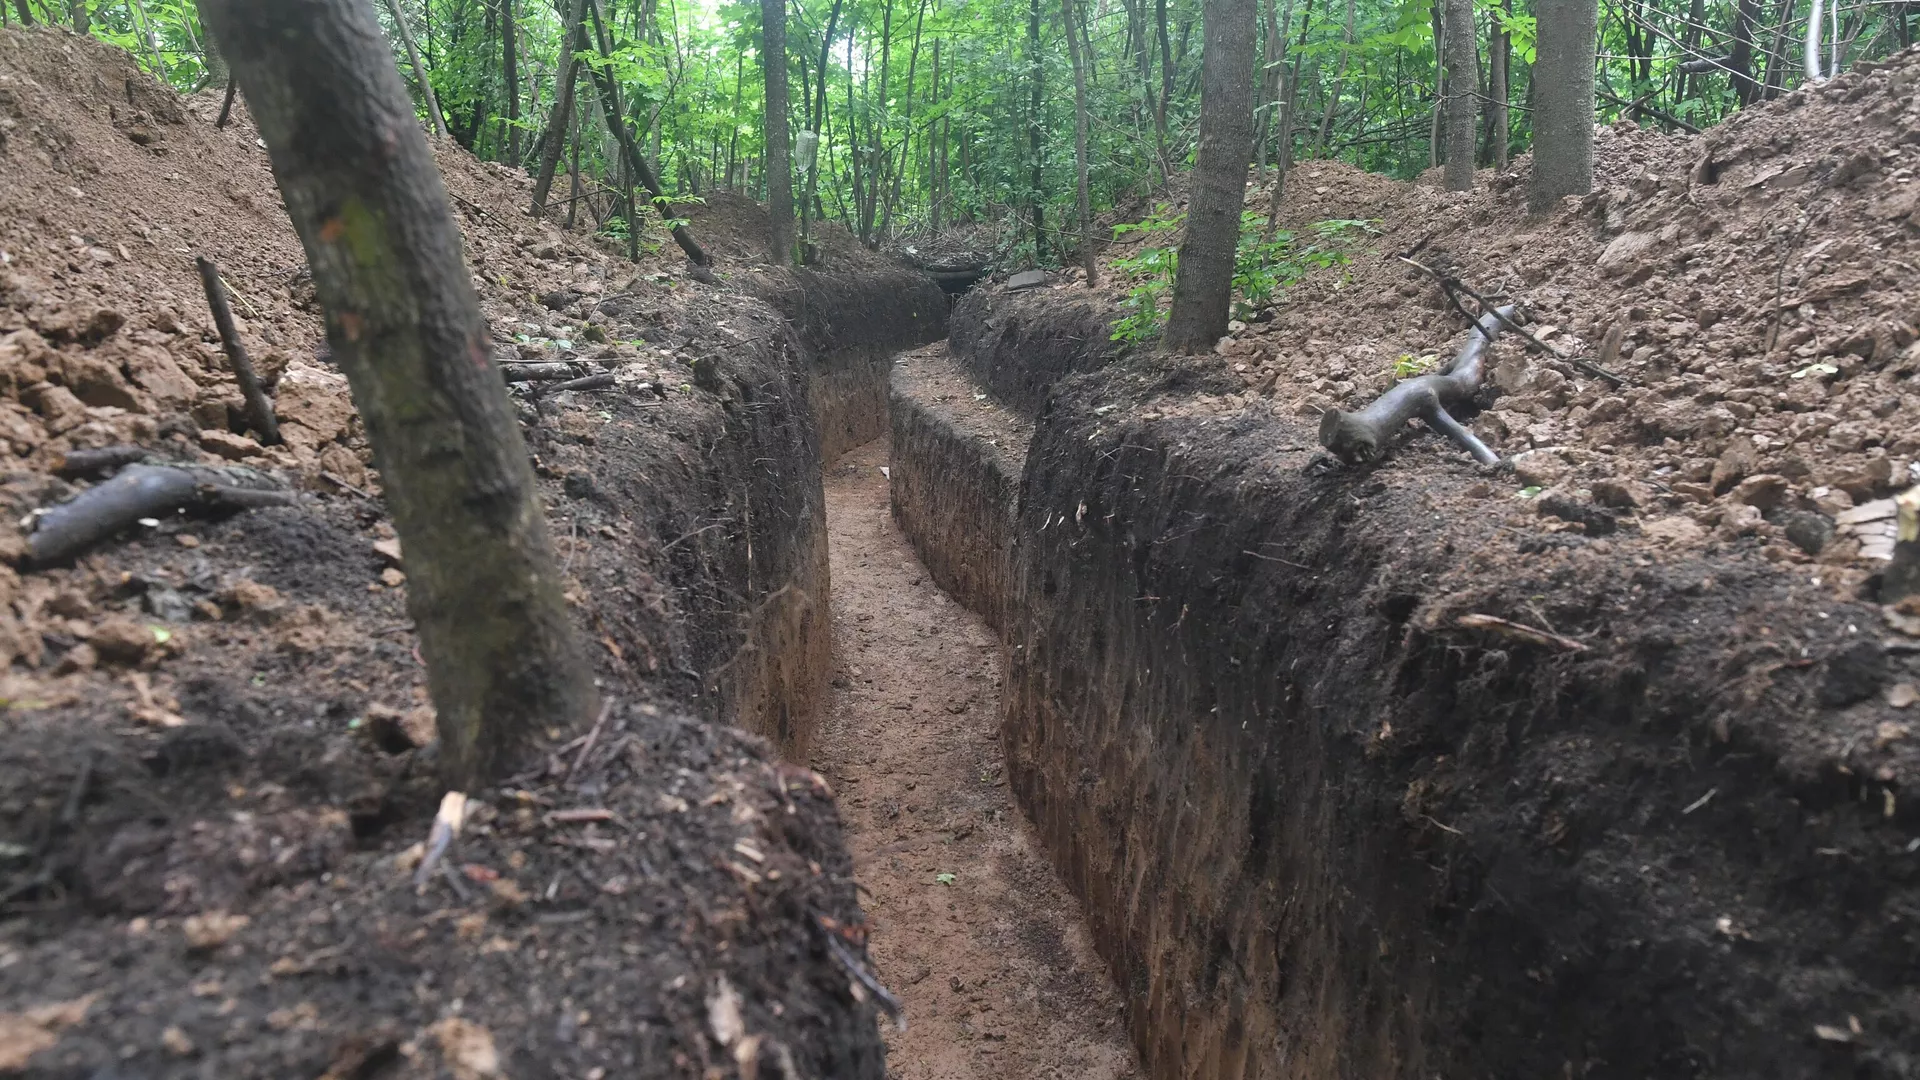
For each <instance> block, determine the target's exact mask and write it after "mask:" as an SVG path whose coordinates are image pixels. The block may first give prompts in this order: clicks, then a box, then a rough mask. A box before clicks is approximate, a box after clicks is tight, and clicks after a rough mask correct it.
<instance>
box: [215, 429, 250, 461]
mask: <svg viewBox="0 0 1920 1080" xmlns="http://www.w3.org/2000/svg"><path fill="white" fill-rule="evenodd" d="M200 449H202V450H205V451H206V452H208V453H210V454H213V455H216V456H218V457H223V458H226V459H227V460H228V461H245V460H246V459H248V458H254V457H259V456H260V455H261V454H262V453H264V452H265V450H264V448H262V447H261V445H260V444H259V443H257V442H255V441H254V440H252V439H250V438H248V437H247V436H245V435H235V434H234V433H233V432H231V431H221V430H219V429H218V428H203V429H202V430H201V432H200Z"/></svg>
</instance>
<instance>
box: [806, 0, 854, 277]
mask: <svg viewBox="0 0 1920 1080" xmlns="http://www.w3.org/2000/svg"><path fill="white" fill-rule="evenodd" d="M840 6H841V0H833V7H832V8H831V9H829V10H828V12H827V32H826V33H825V34H823V35H821V38H820V69H819V71H818V72H817V73H816V74H818V75H819V79H818V80H817V81H818V83H819V86H818V87H817V88H816V89H815V92H814V104H813V107H812V108H811V109H810V110H809V111H808V113H807V120H808V126H809V128H810V130H812V131H813V132H814V134H815V135H816V136H818V138H819V142H818V143H816V144H815V145H816V147H819V148H820V149H824V147H825V143H826V141H827V136H826V133H825V132H826V127H827V61H828V59H829V58H830V57H831V55H832V53H831V49H832V47H833V31H834V28H835V27H837V26H839V24H840ZM801 67H802V70H801V78H802V79H803V80H804V79H805V78H806V71H805V64H804V63H803V64H802V65H801ZM847 77H848V78H852V77H853V73H852V72H848V73H847ZM820 149H816V150H815V151H814V155H815V156H814V163H813V167H812V168H810V169H808V170H807V192H806V194H805V195H804V196H802V197H801V199H800V261H801V262H802V263H805V262H809V261H811V260H810V259H809V258H808V253H809V251H810V250H811V249H812V247H813V230H812V227H811V223H812V222H813V221H816V220H819V219H820V218H823V217H825V216H826V214H825V212H824V211H823V210H822V208H821V206H820V194H819V193H820V158H819V154H820Z"/></svg>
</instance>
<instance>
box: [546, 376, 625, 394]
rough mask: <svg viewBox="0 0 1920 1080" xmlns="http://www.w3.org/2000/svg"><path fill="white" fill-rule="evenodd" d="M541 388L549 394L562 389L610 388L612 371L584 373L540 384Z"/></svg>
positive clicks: (611, 387)
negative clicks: (562, 380)
mask: <svg viewBox="0 0 1920 1080" xmlns="http://www.w3.org/2000/svg"><path fill="white" fill-rule="evenodd" d="M541 389H542V390H544V391H545V392H547V393H550V394H557V393H559V392H560V391H562V390H611V389H613V373H612V372H610V371H603V372H601V373H600V374H598V375H586V376H583V377H581V378H578V379H568V380H567V381H566V382H557V383H554V384H552V385H550V386H542V387H541Z"/></svg>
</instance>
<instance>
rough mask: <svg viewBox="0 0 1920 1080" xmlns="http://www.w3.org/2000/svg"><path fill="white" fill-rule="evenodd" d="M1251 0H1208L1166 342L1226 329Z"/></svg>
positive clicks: (1182, 344) (1247, 94)
mask: <svg viewBox="0 0 1920 1080" xmlns="http://www.w3.org/2000/svg"><path fill="white" fill-rule="evenodd" d="M1253 19H1254V0H1206V10H1205V16H1204V21H1203V23H1202V27H1203V33H1204V35H1205V37H1204V39H1203V42H1204V43H1203V45H1202V48H1203V50H1204V51H1203V52H1202V54H1201V84H1200V144H1199V147H1198V148H1197V149H1196V150H1195V152H1194V162H1193V193H1192V195H1191V196H1190V197H1189V198H1188V200H1187V232H1186V237H1185V239H1183V240H1182V241H1181V242H1180V265H1179V269H1178V270H1177V271H1176V272H1175V275H1174V279H1173V306H1172V309H1171V310H1170V311H1169V312H1168V315H1167V333H1166V346H1167V348H1168V349H1170V350H1173V351H1176V352H1188V353H1193V352H1203V351H1205V350H1207V349H1211V348H1213V343H1214V342H1215V341H1216V340H1218V339H1219V338H1220V337H1221V336H1222V335H1224V334H1225V333H1226V332H1227V314H1228V311H1229V308H1230V306H1231V301H1232V293H1233V264H1234V255H1235V253H1236V251H1237V250H1238V248H1239V243H1240V209H1241V204H1242V203H1243V201H1244V200H1245V198H1246V190H1247V159H1248V157H1249V156H1250V155H1251V154H1252V152H1253V130H1252V129H1253V102H1252V97H1253V43H1254V30H1253Z"/></svg>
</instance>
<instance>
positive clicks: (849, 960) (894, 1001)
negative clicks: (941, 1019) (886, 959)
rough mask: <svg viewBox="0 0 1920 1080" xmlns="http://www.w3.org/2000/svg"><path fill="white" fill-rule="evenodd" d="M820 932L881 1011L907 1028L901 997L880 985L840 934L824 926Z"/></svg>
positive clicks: (828, 946) (901, 1026)
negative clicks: (841, 938)
mask: <svg viewBox="0 0 1920 1080" xmlns="http://www.w3.org/2000/svg"><path fill="white" fill-rule="evenodd" d="M820 933H821V935H822V936H824V937H825V938H826V939H827V951H828V952H829V953H832V954H833V958H834V959H835V960H838V961H839V962H840V966H841V967H843V968H846V969H847V974H849V975H851V976H853V978H854V981H856V982H858V983H859V984H860V985H861V986H864V987H866V989H867V992H868V993H870V994H872V995H873V1000H874V1001H875V1002H877V1003H879V1005H880V1011H881V1012H884V1013H886V1014H887V1017H888V1019H891V1020H892V1021H893V1022H894V1024H896V1025H897V1026H898V1027H899V1028H900V1030H901V1031H905V1030H907V1008H906V1006H904V1005H902V1004H900V999H899V998H897V997H894V996H893V994H892V993H891V992H889V991H888V990H887V988H886V987H884V986H882V985H880V980H879V979H876V978H874V977H873V973H872V972H870V971H868V970H867V966H866V965H865V964H863V963H861V962H860V958H859V957H857V956H855V955H854V954H853V950H852V949H850V948H848V947H847V946H846V945H845V944H844V943H843V942H842V941H841V940H840V935H838V934H836V933H834V932H833V931H831V930H828V929H827V928H826V927H824V926H823V927H821V928H820Z"/></svg>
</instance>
